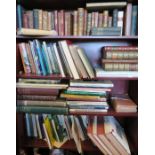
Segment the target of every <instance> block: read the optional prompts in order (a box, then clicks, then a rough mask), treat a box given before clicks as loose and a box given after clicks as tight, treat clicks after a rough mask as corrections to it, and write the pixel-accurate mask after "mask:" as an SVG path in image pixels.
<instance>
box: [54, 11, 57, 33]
mask: <svg viewBox="0 0 155 155" xmlns="http://www.w3.org/2000/svg"><path fill="white" fill-rule="evenodd" d="M54 29H55V31H56V32H57V33H58V11H57V10H55V11H54Z"/></svg>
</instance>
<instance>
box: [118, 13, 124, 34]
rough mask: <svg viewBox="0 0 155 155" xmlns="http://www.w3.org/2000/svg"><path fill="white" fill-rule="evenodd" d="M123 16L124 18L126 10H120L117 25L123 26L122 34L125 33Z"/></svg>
mask: <svg viewBox="0 0 155 155" xmlns="http://www.w3.org/2000/svg"><path fill="white" fill-rule="evenodd" d="M123 18H124V12H123V11H118V20H117V27H120V28H121V35H122V34H123Z"/></svg>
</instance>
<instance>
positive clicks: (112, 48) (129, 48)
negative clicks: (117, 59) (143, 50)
mask: <svg viewBox="0 0 155 155" xmlns="http://www.w3.org/2000/svg"><path fill="white" fill-rule="evenodd" d="M104 50H105V51H124V52H125V51H128V52H129V51H138V47H137V46H106V47H104Z"/></svg>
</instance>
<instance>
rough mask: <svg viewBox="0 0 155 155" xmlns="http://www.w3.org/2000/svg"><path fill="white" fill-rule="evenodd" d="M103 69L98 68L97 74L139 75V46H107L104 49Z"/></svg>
mask: <svg viewBox="0 0 155 155" xmlns="http://www.w3.org/2000/svg"><path fill="white" fill-rule="evenodd" d="M101 63H102V67H103V69H98V68H97V69H96V76H97V77H102V76H118V75H119V76H120V77H137V76H138V72H137V71H138V47H136V46H106V47H104V49H103V59H102V62H101Z"/></svg>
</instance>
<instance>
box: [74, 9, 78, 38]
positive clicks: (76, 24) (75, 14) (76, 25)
mask: <svg viewBox="0 0 155 155" xmlns="http://www.w3.org/2000/svg"><path fill="white" fill-rule="evenodd" d="M73 35H74V36H77V35H78V12H77V11H74V12H73Z"/></svg>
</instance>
